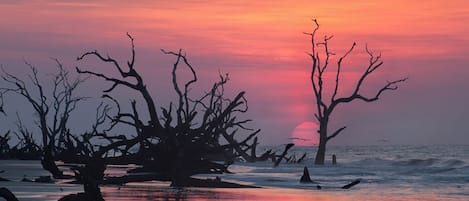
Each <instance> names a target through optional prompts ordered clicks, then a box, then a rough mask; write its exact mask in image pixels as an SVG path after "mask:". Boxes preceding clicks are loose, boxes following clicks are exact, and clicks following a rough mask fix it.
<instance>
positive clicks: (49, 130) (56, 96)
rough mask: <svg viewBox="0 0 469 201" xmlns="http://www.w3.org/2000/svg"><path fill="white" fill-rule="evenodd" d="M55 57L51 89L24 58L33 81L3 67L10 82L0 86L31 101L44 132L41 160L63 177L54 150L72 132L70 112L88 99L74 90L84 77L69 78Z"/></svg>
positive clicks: (55, 150) (4, 77)
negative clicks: (70, 129) (70, 130)
mask: <svg viewBox="0 0 469 201" xmlns="http://www.w3.org/2000/svg"><path fill="white" fill-rule="evenodd" d="M54 61H55V62H56V64H57V68H58V72H57V73H56V74H54V75H53V80H52V81H53V86H52V92H50V93H47V91H46V90H45V89H46V87H44V86H45V85H44V84H43V83H41V81H40V79H39V77H38V70H37V68H36V67H34V66H33V65H31V64H30V63H28V62H25V63H26V65H28V66H29V68H30V69H31V72H32V74H30V75H28V78H29V81H30V83H27V82H26V81H25V80H22V79H20V78H19V77H17V76H15V75H13V74H10V73H8V72H6V71H5V70H4V69H3V68H2V71H3V75H2V76H1V77H2V79H3V80H4V81H5V82H6V83H7V84H8V85H9V86H8V87H2V88H0V96H1V97H3V96H4V94H7V93H15V94H18V95H20V96H22V97H24V98H25V99H26V100H27V101H28V102H29V103H30V104H31V106H32V107H33V109H34V111H35V113H36V114H37V118H38V119H37V124H38V127H39V128H40V131H41V134H42V152H43V156H42V160H41V164H42V166H43V167H44V169H45V170H48V171H49V172H50V173H52V175H53V176H54V177H55V178H60V177H62V176H63V175H62V172H61V171H60V170H59V169H58V168H57V166H56V164H55V162H54V160H55V154H56V152H57V151H58V150H57V148H58V147H60V146H61V142H62V141H63V139H64V138H65V136H66V135H68V134H69V129H68V128H67V125H68V120H69V117H70V114H71V112H72V111H73V110H74V109H75V108H76V105H77V103H78V102H80V101H82V100H84V99H85V97H80V96H75V94H74V91H75V89H76V88H77V87H78V86H79V85H80V84H81V83H82V82H84V80H85V79H82V78H76V79H74V80H70V78H69V74H68V71H66V70H65V69H64V67H63V66H62V64H61V63H60V62H59V61H58V60H56V59H55V60H54ZM2 104H3V102H2Z"/></svg>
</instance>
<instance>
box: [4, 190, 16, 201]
mask: <svg viewBox="0 0 469 201" xmlns="http://www.w3.org/2000/svg"><path fill="white" fill-rule="evenodd" d="M0 197H2V198H5V199H6V201H18V198H16V196H15V194H13V193H12V192H11V191H10V190H8V188H4V187H2V188H0Z"/></svg>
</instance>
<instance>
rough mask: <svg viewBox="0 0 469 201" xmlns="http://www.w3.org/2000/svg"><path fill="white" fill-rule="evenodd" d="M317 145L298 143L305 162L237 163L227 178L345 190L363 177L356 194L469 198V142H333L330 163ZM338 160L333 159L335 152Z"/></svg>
mask: <svg viewBox="0 0 469 201" xmlns="http://www.w3.org/2000/svg"><path fill="white" fill-rule="evenodd" d="M315 151H316V148H314V147H294V148H293V150H292V151H290V153H291V154H296V156H297V157H299V156H301V155H302V154H303V153H307V154H308V157H307V159H306V161H304V162H302V163H301V164H286V163H282V164H281V165H280V166H279V167H276V168H273V167H272V163H271V162H262V163H238V164H236V165H233V166H232V167H231V169H230V170H232V171H233V172H236V174H234V175H225V176H224V177H225V178H227V179H233V180H241V181H247V182H250V184H253V185H258V186H269V187H281V188H292V189H304V190H310V189H315V187H317V185H320V186H322V187H323V188H322V189H321V191H332V192H334V191H339V192H340V191H341V190H339V189H340V188H339V187H341V186H343V185H345V184H347V183H350V182H352V181H353V180H355V179H361V183H360V184H358V185H357V186H354V187H352V189H350V190H351V191H353V193H354V194H359V195H370V196H371V197H372V196H376V197H383V196H384V197H386V196H389V197H394V198H395V197H399V196H404V197H405V196H413V197H415V198H416V199H418V197H419V195H425V196H427V197H428V195H431V196H430V197H435V198H437V199H436V200H439V199H440V198H441V199H456V200H459V199H462V200H469V145H427V146H403V145H399V146H391V145H385V146H330V147H328V149H327V155H326V158H327V159H329V160H326V161H325V165H314V164H313V163H314V162H313V158H314V154H315ZM333 154H334V155H336V156H337V164H336V165H333V164H332V155H333ZM305 166H306V167H308V169H309V172H310V175H311V178H312V180H313V181H314V182H315V183H314V184H308V185H305V184H300V183H299V179H300V177H301V175H302V173H303V167H305Z"/></svg>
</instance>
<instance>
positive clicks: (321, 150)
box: [314, 122, 327, 165]
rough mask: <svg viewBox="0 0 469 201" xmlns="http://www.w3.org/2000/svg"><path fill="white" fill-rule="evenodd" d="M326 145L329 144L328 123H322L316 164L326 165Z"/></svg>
mask: <svg viewBox="0 0 469 201" xmlns="http://www.w3.org/2000/svg"><path fill="white" fill-rule="evenodd" d="M326 144H327V122H326V123H321V124H320V127H319V147H318V151H317V152H316V158H315V159H314V164H316V165H324V159H325V155H326Z"/></svg>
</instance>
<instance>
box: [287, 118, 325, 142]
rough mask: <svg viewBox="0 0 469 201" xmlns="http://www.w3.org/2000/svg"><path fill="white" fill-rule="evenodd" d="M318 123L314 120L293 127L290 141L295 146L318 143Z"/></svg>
mask: <svg viewBox="0 0 469 201" xmlns="http://www.w3.org/2000/svg"><path fill="white" fill-rule="evenodd" d="M318 129H319V128H318V125H317V124H316V123H314V122H308V121H306V122H303V123H301V124H299V125H298V126H296V127H295V129H294V130H293V132H292V135H291V141H292V142H293V143H295V145H297V146H314V145H318V144H319V135H318V134H317V130H318Z"/></svg>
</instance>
